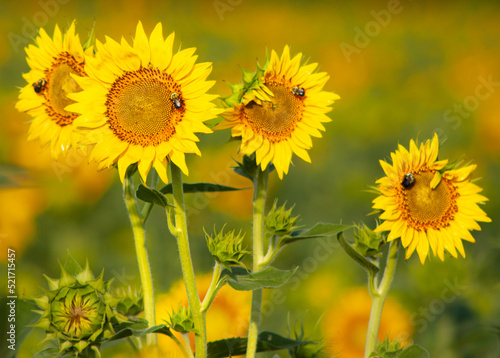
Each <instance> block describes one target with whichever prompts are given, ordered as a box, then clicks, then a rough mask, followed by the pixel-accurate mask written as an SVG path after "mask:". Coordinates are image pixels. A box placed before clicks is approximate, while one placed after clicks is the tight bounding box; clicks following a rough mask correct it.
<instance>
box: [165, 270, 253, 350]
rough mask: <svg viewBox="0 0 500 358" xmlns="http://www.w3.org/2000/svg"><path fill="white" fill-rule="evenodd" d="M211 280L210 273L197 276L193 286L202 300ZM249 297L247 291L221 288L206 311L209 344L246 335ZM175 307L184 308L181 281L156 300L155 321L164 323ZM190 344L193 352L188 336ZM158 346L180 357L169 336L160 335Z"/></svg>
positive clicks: (186, 301) (183, 289) (182, 283)
mask: <svg viewBox="0 0 500 358" xmlns="http://www.w3.org/2000/svg"><path fill="white" fill-rule="evenodd" d="M211 280H212V275H211V274H205V275H200V276H198V277H197V279H196V285H197V288H198V292H199V294H200V298H201V299H202V300H203V297H204V296H205V294H206V292H207V290H208V287H209V286H210V282H211ZM251 297H252V295H251V292H246V291H236V290H233V289H232V288H231V287H230V286H228V285H225V286H224V287H222V289H221V290H220V291H219V292H218V293H217V296H216V297H215V299H214V300H213V301H212V304H211V305H210V308H209V309H208V311H207V339H208V341H209V342H210V341H215V340H219V339H224V338H231V337H243V336H246V330H247V328H248V319H249V317H250V304H251ZM179 305H182V306H184V307H188V299H187V295H186V289H185V287H184V281H182V280H179V281H177V282H175V283H174V284H173V285H172V287H171V289H170V291H169V292H168V293H166V294H163V295H160V296H158V297H157V298H156V315H157V317H158V321H159V322H160V321H162V320H165V321H167V322H168V321H169V318H170V314H171V313H172V311H173V310H177V308H178V307H179ZM177 337H178V339H179V341H182V338H181V336H180V334H177ZM190 342H191V345H192V349H193V350H194V335H193V334H191V335H190ZM159 346H160V348H161V350H162V351H163V352H178V353H179V354H181V351H180V349H179V348H178V347H177V345H176V344H175V343H174V341H173V340H172V339H171V338H169V337H166V336H160V337H159Z"/></svg>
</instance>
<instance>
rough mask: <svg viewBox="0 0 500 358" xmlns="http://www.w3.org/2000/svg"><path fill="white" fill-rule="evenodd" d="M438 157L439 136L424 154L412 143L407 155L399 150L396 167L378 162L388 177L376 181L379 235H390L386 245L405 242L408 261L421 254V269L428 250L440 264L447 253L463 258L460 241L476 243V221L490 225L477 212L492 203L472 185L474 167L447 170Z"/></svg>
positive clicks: (394, 157)
mask: <svg viewBox="0 0 500 358" xmlns="http://www.w3.org/2000/svg"><path fill="white" fill-rule="evenodd" d="M438 151H439V140H438V136H437V134H434V138H433V139H432V141H430V140H427V142H426V143H425V144H423V143H422V144H421V145H420V148H418V147H417V145H416V144H415V142H414V141H413V140H412V141H410V150H409V151H408V150H406V148H404V147H403V146H401V145H400V146H399V149H398V150H396V152H395V153H391V158H392V165H390V164H388V163H387V162H385V161H382V160H381V161H380V165H381V166H382V168H383V169H384V172H385V174H386V175H387V176H385V177H383V178H381V179H379V180H377V184H378V190H379V192H380V196H379V197H377V198H376V199H375V200H373V203H374V205H373V207H374V208H375V209H380V210H383V211H384V212H383V213H382V214H381V215H380V218H381V219H383V220H385V221H384V222H383V223H382V224H381V225H380V226H378V227H377V228H376V229H375V231H377V232H381V231H390V233H389V234H388V237H387V241H391V240H394V239H397V238H399V237H401V242H402V244H403V247H405V248H406V258H407V259H408V258H409V257H410V256H411V255H412V253H413V252H414V251H415V250H417V253H418V256H419V258H420V261H421V262H422V264H423V263H424V262H425V259H426V257H427V256H428V255H429V247H430V249H431V250H432V252H433V254H434V256H435V255H436V254H437V255H438V256H439V258H440V259H441V260H444V250H446V251H448V252H449V253H450V254H451V255H452V256H453V257H455V258H456V257H457V250H458V251H459V252H460V254H461V255H462V256H463V257H465V251H464V247H463V244H462V240H466V241H470V242H475V240H474V238H473V237H472V235H471V233H470V230H481V228H480V227H479V225H478V224H477V221H483V222H490V221H491V220H490V219H489V218H488V217H487V216H486V213H485V212H484V211H483V210H481V209H480V208H479V206H478V204H479V203H482V202H484V201H487V200H488V199H487V198H486V197H484V196H482V195H480V194H478V193H479V192H481V191H482V189H481V188H480V187H479V186H477V185H476V184H473V183H472V182H471V181H470V177H471V174H472V172H473V171H474V169H476V165H468V166H465V167H462V168H458V166H456V165H455V166H447V163H448V160H441V161H437V156H438Z"/></svg>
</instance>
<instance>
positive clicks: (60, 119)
mask: <svg viewBox="0 0 500 358" xmlns="http://www.w3.org/2000/svg"><path fill="white" fill-rule="evenodd" d="M36 42H37V45H38V47H37V46H34V45H29V46H28V47H27V48H26V54H27V55H28V57H27V58H26V60H27V61H28V65H29V66H30V68H31V71H30V72H29V73H27V74H24V75H23V77H24V79H25V80H26V81H27V82H28V84H27V85H26V86H25V87H24V88H22V89H21V92H20V94H19V101H18V102H17V104H16V108H17V109H18V110H19V111H21V112H28V114H29V115H31V116H32V117H34V119H33V121H32V122H31V126H30V133H29V136H28V140H31V139H38V140H39V141H40V144H41V145H42V146H43V147H45V146H48V145H50V149H51V155H52V157H53V158H56V159H57V158H60V157H61V156H62V155H65V154H66V153H67V151H68V149H69V148H70V147H71V146H72V143H73V138H72V136H73V121H74V120H75V118H76V117H77V116H78V115H77V114H76V113H74V112H70V111H67V110H66V109H65V108H66V106H67V105H69V104H71V103H72V102H73V100H71V99H70V98H69V97H68V94H70V93H74V92H78V91H80V90H81V88H80V86H79V85H78V84H77V83H76V81H75V80H74V79H73V78H72V77H71V75H72V74H76V75H79V76H86V73H85V69H84V64H85V52H86V53H87V55H91V54H93V50H92V47H89V48H88V49H87V50H86V51H85V52H84V48H83V47H82V45H81V43H80V38H79V36H78V34H75V21H73V22H72V24H71V26H70V27H69V29H68V31H67V32H66V33H65V34H64V36H63V35H62V33H61V30H60V29H59V27H58V26H57V25H56V27H55V30H54V36H53V38H50V37H49V36H48V35H47V33H46V32H45V30H44V29H40V36H38V37H37V38H36Z"/></svg>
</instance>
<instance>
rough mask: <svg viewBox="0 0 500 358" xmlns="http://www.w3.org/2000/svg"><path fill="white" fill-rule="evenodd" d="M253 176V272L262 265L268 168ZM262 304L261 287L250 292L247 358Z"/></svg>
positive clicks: (251, 354)
mask: <svg viewBox="0 0 500 358" xmlns="http://www.w3.org/2000/svg"><path fill="white" fill-rule="evenodd" d="M257 172H258V174H257V176H256V177H255V178H254V193H253V272H257V271H260V270H262V269H263V268H264V267H263V266H264V262H263V261H264V209H265V205H266V195H267V181H268V178H269V170H268V169H266V170H265V171H261V170H258V171H257ZM261 305H262V289H258V290H254V291H253V292H252V311H251V315H250V324H249V326H248V345H247V355H246V356H247V358H253V357H255V353H256V351H257V337H258V335H259V323H260V311H261Z"/></svg>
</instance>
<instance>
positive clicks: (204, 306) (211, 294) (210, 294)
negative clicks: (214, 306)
mask: <svg viewBox="0 0 500 358" xmlns="http://www.w3.org/2000/svg"><path fill="white" fill-rule="evenodd" d="M221 272H222V265H221V264H220V263H218V262H215V267H214V271H213V274H212V282H210V287H208V290H207V293H206V294H205V298H204V299H203V302H201V311H202V312H206V311H207V310H208V308H209V307H210V304H211V303H212V301H213V300H214V298H215V295H216V294H217V291H216V290H217V283H218V282H219V278H220V273H221Z"/></svg>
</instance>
